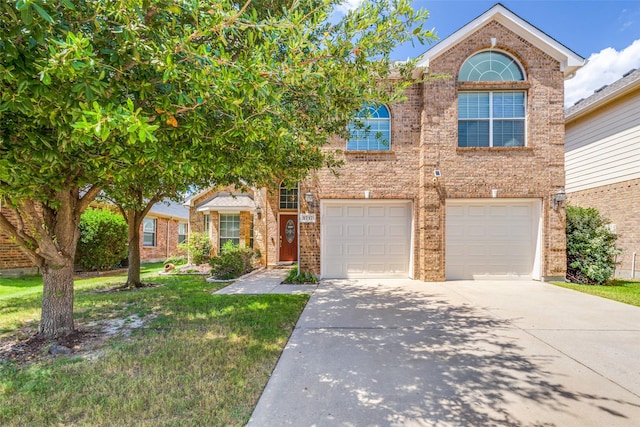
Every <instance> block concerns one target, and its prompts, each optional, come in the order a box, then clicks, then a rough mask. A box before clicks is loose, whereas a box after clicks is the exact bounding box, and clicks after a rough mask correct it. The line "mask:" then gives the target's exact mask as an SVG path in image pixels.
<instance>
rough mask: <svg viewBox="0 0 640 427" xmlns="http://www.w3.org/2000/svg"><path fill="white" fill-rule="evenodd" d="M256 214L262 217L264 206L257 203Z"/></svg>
mask: <svg viewBox="0 0 640 427" xmlns="http://www.w3.org/2000/svg"><path fill="white" fill-rule="evenodd" d="M256 215H257V216H258V219H260V218H262V207H261V206H260V205H256Z"/></svg>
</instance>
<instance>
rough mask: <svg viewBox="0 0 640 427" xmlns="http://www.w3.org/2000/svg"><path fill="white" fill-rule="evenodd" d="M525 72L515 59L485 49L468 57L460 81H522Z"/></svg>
mask: <svg viewBox="0 0 640 427" xmlns="http://www.w3.org/2000/svg"><path fill="white" fill-rule="evenodd" d="M522 80H524V73H523V72H522V70H521V69H520V65H518V63H517V62H516V61H515V59H513V58H511V57H509V56H507V55H506V54H504V53H502V52H496V51H492V50H489V51H485V52H480V53H476V54H475V55H473V56H472V57H471V58H469V59H467V60H466V61H465V62H464V64H462V68H460V74H458V81H460V82H507V81H522Z"/></svg>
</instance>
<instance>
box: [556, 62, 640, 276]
mask: <svg viewBox="0 0 640 427" xmlns="http://www.w3.org/2000/svg"><path fill="white" fill-rule="evenodd" d="M565 120H566V123H565V129H566V136H565V164H566V166H565V167H566V173H567V198H568V201H569V203H571V204H572V205H576V206H583V207H593V208H596V209H598V211H600V213H601V214H602V215H603V216H604V217H606V218H608V219H609V220H610V221H611V223H612V227H613V228H614V230H615V231H616V233H618V234H619V239H618V242H617V246H618V247H619V248H620V249H622V251H623V253H622V255H620V256H619V257H618V259H617V260H618V262H619V263H620V264H619V265H618V267H617V269H616V272H615V275H616V277H622V278H629V277H635V278H638V277H640V260H639V259H638V257H639V256H640V217H639V216H638V215H639V213H640V70H632V71H630V72H628V73H627V74H625V75H624V76H623V77H622V78H621V79H620V80H617V81H616V82H614V83H612V84H610V85H608V86H604V87H602V88H600V89H598V90H596V91H595V93H594V94H593V95H591V96H589V97H588V98H586V99H582V100H580V101H578V102H576V103H575V104H574V105H573V106H571V107H569V108H568V109H567V110H566V112H565Z"/></svg>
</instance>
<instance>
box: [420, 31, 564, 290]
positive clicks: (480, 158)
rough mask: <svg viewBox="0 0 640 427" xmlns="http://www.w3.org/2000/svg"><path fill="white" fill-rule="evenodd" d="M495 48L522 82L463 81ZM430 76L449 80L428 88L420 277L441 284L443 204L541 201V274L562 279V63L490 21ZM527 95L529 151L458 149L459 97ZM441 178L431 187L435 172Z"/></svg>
mask: <svg viewBox="0 0 640 427" xmlns="http://www.w3.org/2000/svg"><path fill="white" fill-rule="evenodd" d="M491 38H495V39H496V40H497V45H496V48H497V49H501V50H503V51H505V52H507V53H508V54H511V55H512V56H514V57H515V58H517V59H518V60H519V62H520V63H521V64H522V66H523V68H524V71H525V74H526V81H524V82H507V83H503V82H489V83H485V82H482V83H469V82H464V83H460V82H458V79H457V77H458V70H459V69H460V67H461V65H462V63H463V62H464V61H465V60H466V59H467V58H468V57H470V56H471V55H473V54H474V53H476V52H478V51H480V50H483V49H488V48H489V47H490V44H491ZM429 71H430V72H431V73H435V74H445V75H448V76H447V77H444V78H439V79H436V80H434V81H433V82H431V83H427V84H425V85H424V102H425V106H424V112H423V116H422V120H423V132H422V139H421V148H422V158H421V160H422V162H421V165H420V166H421V176H420V180H421V181H420V182H421V190H422V194H423V195H424V198H423V199H421V201H420V212H421V213H423V215H419V216H418V222H419V227H420V229H421V231H422V234H421V252H422V255H421V260H420V261H421V262H419V263H417V264H416V266H417V267H418V268H419V269H420V271H419V272H417V276H418V277H422V278H424V279H425V280H442V279H444V271H445V266H444V256H445V249H446V248H445V247H444V234H445V233H444V227H445V213H446V208H445V203H446V202H445V201H446V199H452V198H491V190H492V189H497V190H498V197H505V198H536V199H541V200H542V204H543V212H542V220H543V254H542V258H543V259H542V264H543V265H542V275H543V276H544V277H563V276H564V275H565V270H566V266H565V264H566V261H565V234H564V229H565V217H564V211H563V210H562V209H559V210H558V211H553V210H552V208H551V203H550V200H551V199H550V198H551V196H552V195H553V194H555V192H556V191H557V190H558V189H559V188H561V187H563V186H564V110H563V100H564V77H563V73H562V72H561V71H560V64H559V63H558V62H557V61H555V60H554V59H552V58H550V57H549V56H547V55H546V54H545V53H543V52H542V51H540V50H538V49H537V48H535V47H534V46H532V45H531V44H530V43H528V42H527V41H526V40H524V39H522V38H520V37H519V36H517V35H515V34H513V33H511V32H510V31H509V30H507V29H506V28H504V27H503V26H502V25H500V24H498V23H496V22H492V23H490V24H488V25H486V26H484V27H482V28H481V29H479V30H478V31H477V32H476V33H474V34H473V35H471V36H470V37H468V38H467V39H466V40H465V41H464V42H462V43H460V44H458V45H456V46H454V47H452V48H451V49H450V50H449V51H448V52H446V53H444V54H442V55H441V56H439V57H438V58H435V59H433V60H432V61H431V62H430V69H429ZM462 89H465V90H473V89H477V90H501V89H503V90H504V89H506V90H509V89H522V90H525V91H526V94H527V123H526V126H527V127H526V135H527V136H526V139H527V140H526V147H521V148H520V147H513V148H511V147H509V148H506V147H505V148H458V146H457V125H458V119H457V116H458V110H457V93H458V91H459V90H462ZM434 169H439V170H440V171H441V172H442V177H441V178H440V179H439V181H438V183H437V184H435V185H434V184H433V176H434V175H433V170H434Z"/></svg>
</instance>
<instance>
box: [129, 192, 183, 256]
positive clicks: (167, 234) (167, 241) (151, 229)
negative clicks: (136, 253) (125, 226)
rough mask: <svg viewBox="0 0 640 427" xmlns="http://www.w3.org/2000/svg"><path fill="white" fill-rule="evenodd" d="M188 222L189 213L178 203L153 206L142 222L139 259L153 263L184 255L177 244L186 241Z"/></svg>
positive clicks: (161, 203)
mask: <svg viewBox="0 0 640 427" xmlns="http://www.w3.org/2000/svg"><path fill="white" fill-rule="evenodd" d="M188 222H189V211H188V210H187V209H185V207H184V206H182V205H181V204H179V203H175V202H169V201H165V202H160V203H156V204H155V205H153V207H152V208H151V210H150V211H149V213H148V214H147V216H146V217H145V218H144V219H143V220H142V226H141V230H140V236H141V239H140V259H141V260H142V261H143V262H155V261H164V260H166V259H167V258H169V257H172V256H176V255H186V253H183V252H182V251H180V250H179V249H178V244H180V243H184V242H185V241H186V240H187V235H188Z"/></svg>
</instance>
